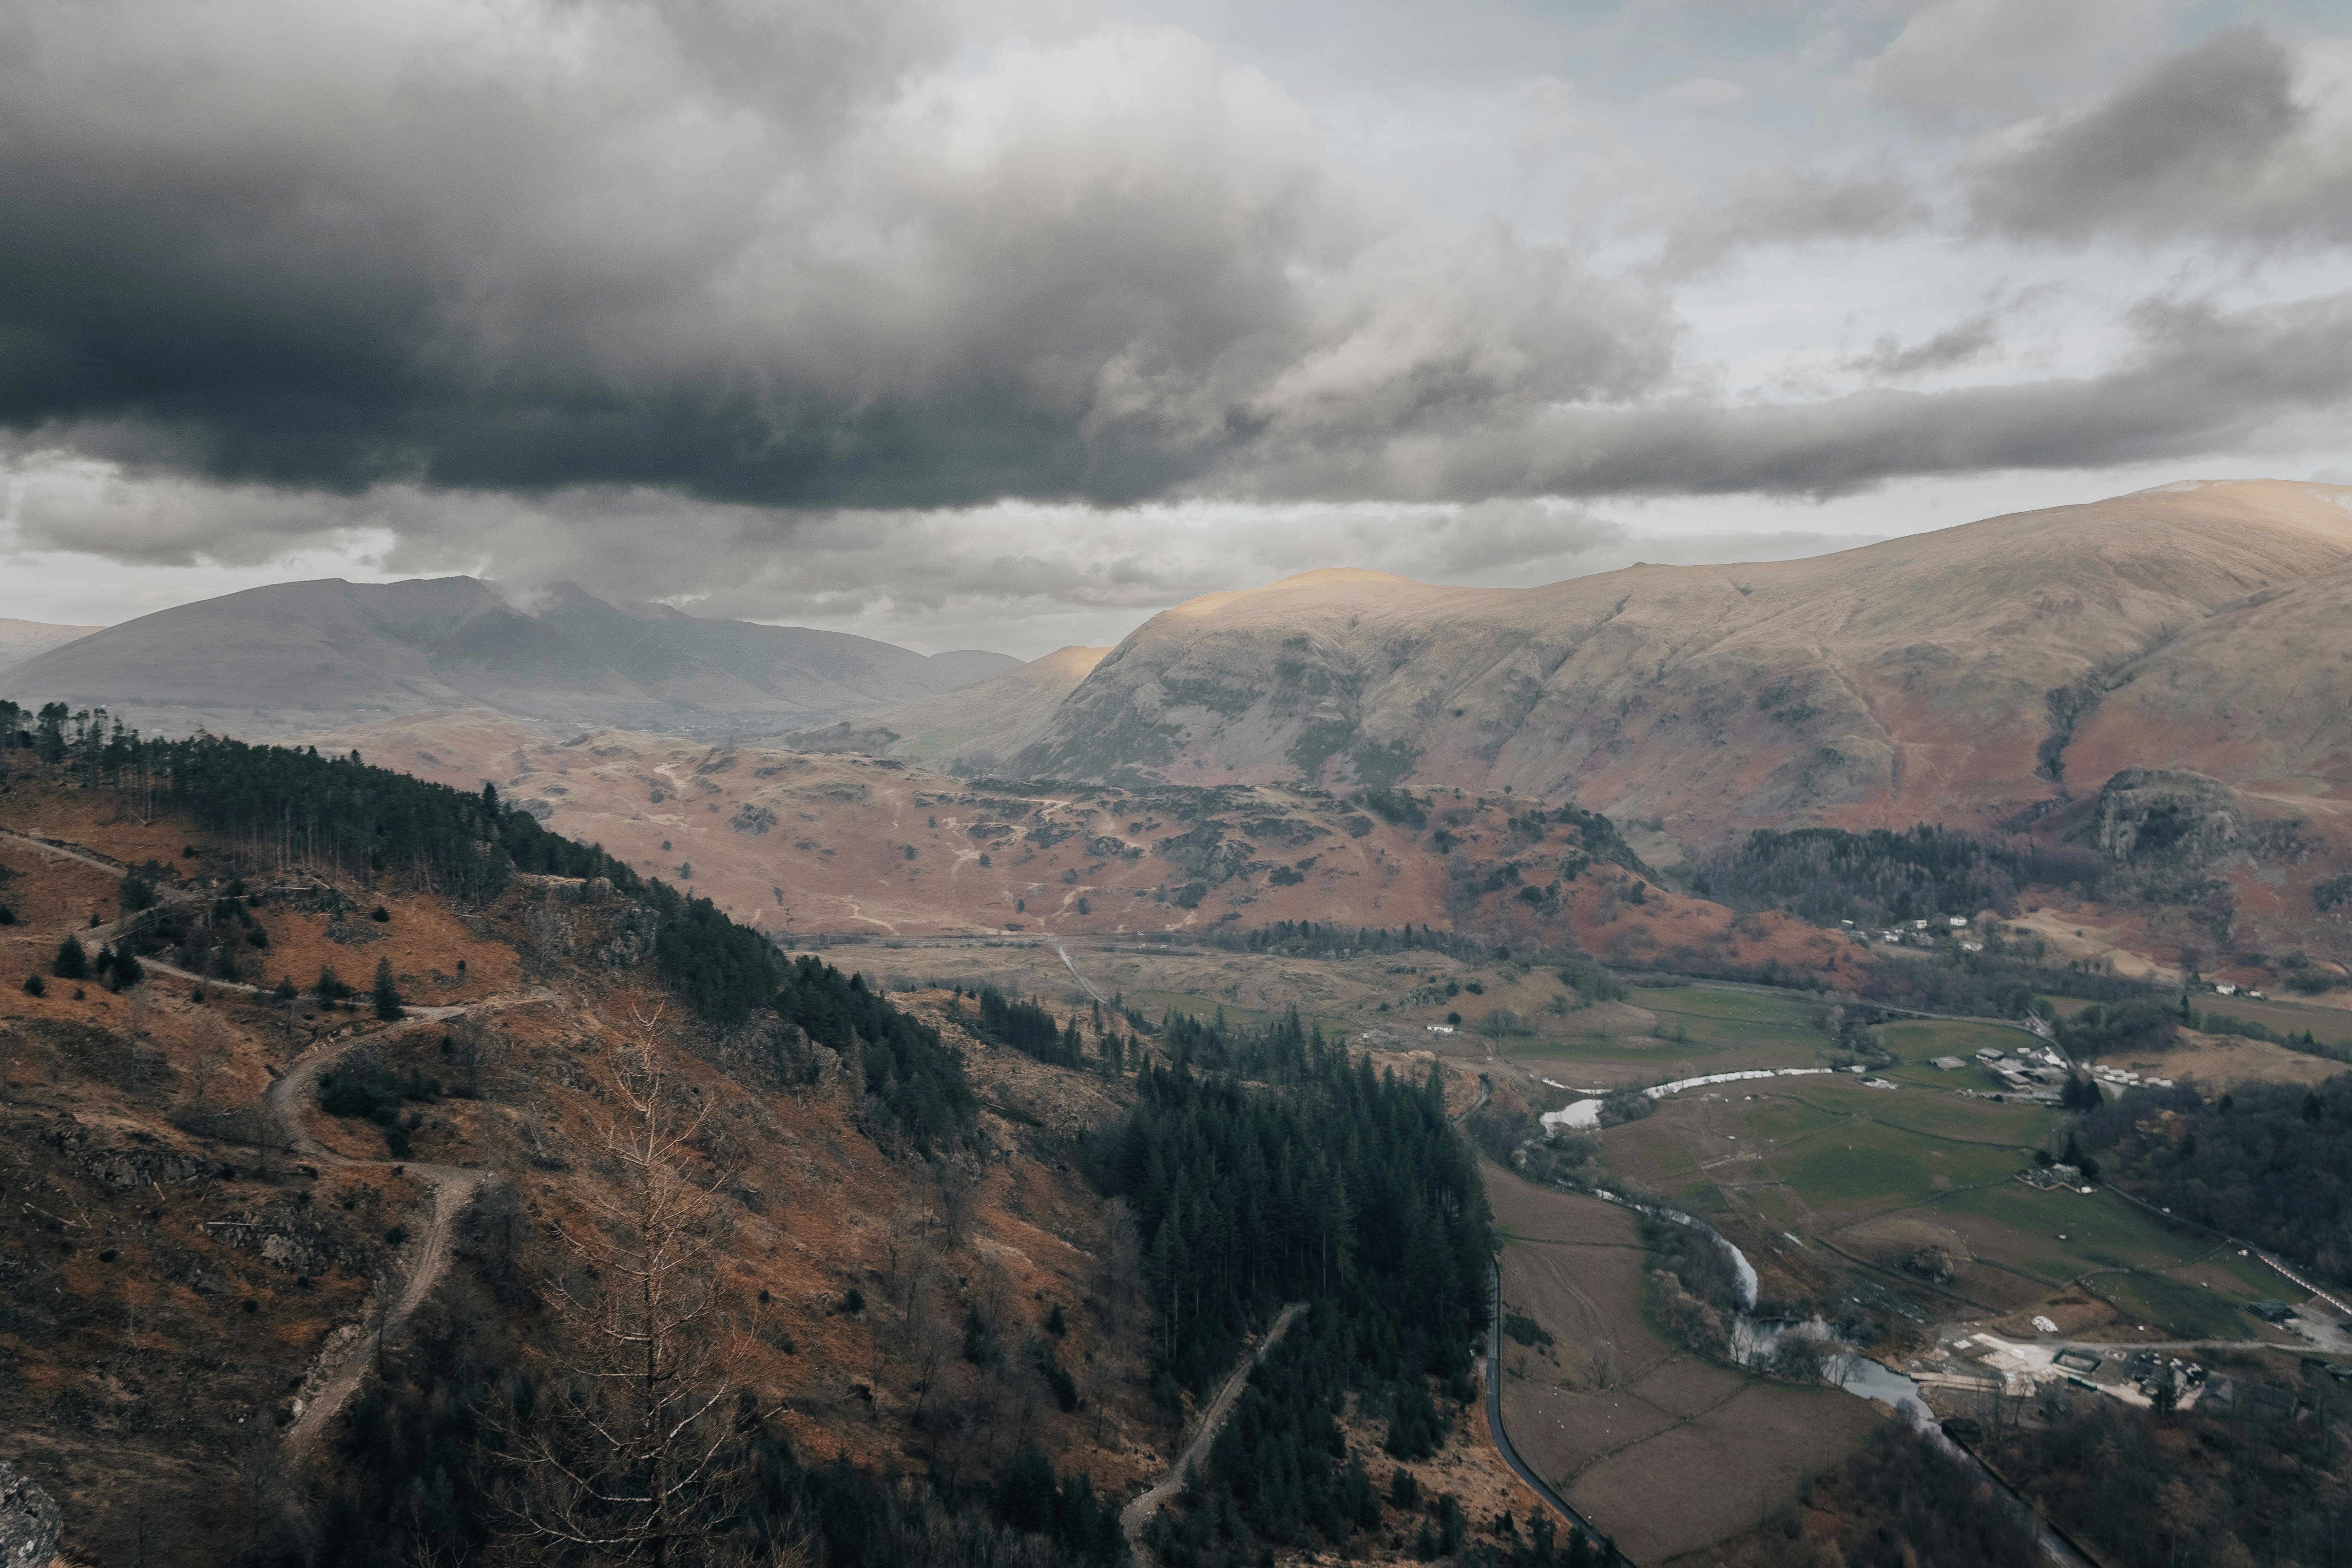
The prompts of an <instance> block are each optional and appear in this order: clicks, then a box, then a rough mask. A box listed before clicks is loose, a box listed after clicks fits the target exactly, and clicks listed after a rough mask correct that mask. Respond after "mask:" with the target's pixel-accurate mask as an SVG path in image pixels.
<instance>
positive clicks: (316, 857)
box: [0, 703, 787, 1026]
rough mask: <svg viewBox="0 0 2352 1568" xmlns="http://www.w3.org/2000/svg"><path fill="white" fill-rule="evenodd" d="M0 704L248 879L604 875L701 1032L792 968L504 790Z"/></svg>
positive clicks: (485, 882)
mask: <svg viewBox="0 0 2352 1568" xmlns="http://www.w3.org/2000/svg"><path fill="white" fill-rule="evenodd" d="M23 713H24V710H22V709H20V708H18V707H16V705H15V704H14V703H9V704H5V705H0V735H5V736H6V737H8V739H9V740H10V741H11V742H13V743H12V744H11V745H9V746H7V747H6V748H5V750H9V751H29V752H32V753H33V754H34V755H35V756H36V757H37V758H38V759H40V761H41V762H42V763H44V764H46V765H47V766H48V767H50V768H52V769H55V770H57V771H58V772H59V773H62V774H63V775H65V776H68V777H70V778H73V779H76V780H78V781H79V783H80V784H82V785H83V787H85V788H89V789H107V790H112V791H115V792H117V793H118V794H121V795H124V796H126V797H129V798H130V799H131V800H134V801H135V802H136V804H137V805H138V807H139V809H140V811H141V814H142V816H153V815H155V814H157V813H159V812H176V813H180V814H182V815H184V816H187V817H188V818H189V819H190V820H192V821H193V822H194V823H195V824H196V825H197V826H201V827H203V828H205V830H206V831H208V832H211V833H215V834H217V835H219V836H220V837H222V838H223V839H225V840H226V842H227V844H228V846H229V847H230V848H231V850H232V852H233V853H234V854H235V855H236V857H237V858H238V859H239V860H241V861H242V862H243V863H244V864H245V865H247V867H248V868H254V869H257V870H260V869H269V870H278V869H289V868H297V867H301V866H310V867H316V868H322V869H327V870H331V871H332V872H334V873H335V874H338V875H341V876H343V877H347V878H351V879H356V880H358V881H360V882H362V884H373V880H374V879H376V878H379V877H382V876H385V875H388V874H398V875H401V876H404V877H406V878H408V879H412V880H413V881H415V883H416V884H417V885H418V886H420V887H423V888H425V889H432V890H436V891H440V892H443V893H446V894H448V895H449V896H450V897H452V898H455V899H457V900H459V901H460V902H461V903H466V904H471V905H474V906H477V907H478V906H480V905H482V904H485V903H487V902H488V901H489V900H492V899H494V898H496V897H498V895H499V893H500V892H501V891H502V890H504V889H505V888H506V886H507V884H508V881H509V879H510V878H511V877H512V876H513V875H514V874H515V873H517V872H522V873H526V874H530V875H539V876H551V877H574V878H597V877H601V878H604V879H606V880H608V881H610V882H611V883H612V885H613V888H614V891H615V892H617V893H620V894H621V895H623V896H624V897H626V898H629V899H634V900H636V901H637V902H639V903H641V904H643V905H645V906H646V908H647V909H649V910H652V911H653V912H654V914H655V916H656V920H657V921H658V924H657V926H656V935H655V938H654V966H655V970H656V973H658V974H659V976H660V977H661V980H662V982H663V984H666V985H667V986H668V987H669V988H670V990H672V991H673V992H675V993H676V994H677V995H678V997H679V998H680V1000H682V1001H684V1002H685V1003H686V1004H687V1005H688V1006H689V1007H691V1008H692V1009H693V1010H694V1012H695V1013H696V1015H697V1016H699V1017H701V1018H702V1019H703V1020H704V1021H705V1022H707V1023H710V1024H714V1025H718V1026H732V1025H735V1024H739V1023H740V1022H742V1021H743V1019H745V1018H746V1017H748V1016H750V1015H751V1013H753V1012H754V1011H756V1010H758V1009H759V1008H761V1007H764V1006H766V1005H769V1004H770V1002H771V1000H772V998H773V996H774V995H775V993H776V990H777V987H778V986H779V984H781V983H782V980H783V978H784V974H785V971H786V967H787V965H786V962H785V959H784V957H783V955H782V953H780V952H777V951H776V948H775V945H774V944H773V943H772V942H769V941H768V940H767V939H766V938H765V937H763V936H761V935H760V933H758V932H757V931H751V930H750V929H748V928H746V927H743V926H740V925H738V924H736V923H735V922H734V921H732V920H730V919H729V918H728V917H727V915H726V914H725V913H724V912H723V911H722V910H719V907H718V906H717V905H716V904H714V903H713V902H712V901H711V900H709V899H698V898H693V897H691V896H689V895H688V894H686V893H683V892H680V891H679V890H678V889H676V888H674V887H672V886H670V885H669V884H668V883H667V882H664V881H661V880H659V879H655V878H642V877H639V876H638V875H637V873H636V872H635V871H633V870H631V869H630V868H628V867H627V866H625V865H624V864H623V863H622V862H620V861H619V860H617V859H614V858H613V857H612V856H610V855H608V854H606V853H605V852H604V847H603V846H601V845H595V844H581V843H579V842H577V841H575V840H572V839H570V838H566V837H563V836H562V835H561V834H557V833H551V832H549V831H548V830H547V829H546V828H545V827H542V826H541V825H540V823H539V821H538V820H537V819H536V818H535V817H533V816H531V815H530V813H529V812H527V811H521V810H518V809H515V808H513V807H510V806H508V805H505V804H504V803H503V802H501V801H500V800H499V795H498V790H497V788H496V786H494V785H490V784H484V785H483V786H482V789H481V792H480V793H479V794H478V795H477V794H469V793H467V792H466V791H463V790H457V789H453V788H451V787H450V786H448V785H446V784H429V783H427V782H425V780H423V779H418V778H413V777H411V776H410V775H408V774H406V773H396V772H394V771H393V770H392V769H390V768H380V767H373V766H371V765H369V764H368V763H364V762H362V760H361V757H360V754H359V753H358V752H349V753H347V754H344V755H341V756H337V755H321V754H320V752H319V751H318V749H317V748H316V747H302V748H296V747H289V746H257V745H251V744H248V743H247V742H243V741H233V740H226V739H224V738H222V737H220V736H216V735H194V736H191V737H189V738H187V739H185V740H177V741H163V740H150V739H146V738H144V737H142V736H141V735H140V734H139V733H138V732H137V731H132V730H127V729H125V728H124V727H123V726H122V725H121V723H120V722H119V721H118V722H117V723H115V724H114V725H113V726H112V727H111V728H109V726H108V725H107V722H106V715H105V714H104V713H103V712H102V711H101V712H99V713H96V714H88V713H84V714H69V713H68V712H67V711H66V710H65V705H64V704H62V703H50V704H48V705H47V706H46V707H44V708H42V709H41V710H39V711H38V713H37V716H36V717H37V724H36V727H35V729H34V730H33V731H30V732H29V733H27V732H26V731H24V730H23V728H22V726H21V716H22V714H23Z"/></svg>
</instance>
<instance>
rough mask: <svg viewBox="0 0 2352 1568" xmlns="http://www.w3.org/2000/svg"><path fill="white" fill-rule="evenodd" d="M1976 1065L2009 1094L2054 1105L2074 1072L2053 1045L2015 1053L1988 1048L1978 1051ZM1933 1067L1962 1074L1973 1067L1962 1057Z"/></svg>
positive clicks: (1943, 1060) (1943, 1059)
mask: <svg viewBox="0 0 2352 1568" xmlns="http://www.w3.org/2000/svg"><path fill="white" fill-rule="evenodd" d="M1976 1062H1977V1065H1978V1066H1979V1067H1980V1068H1983V1069H1984V1070H1985V1072H1986V1073H1987V1074H1988V1075H1989V1076H1990V1077H1991V1078H1992V1079H1993V1080H1994V1081H1995V1082H1997V1083H1999V1084H2000V1086H2001V1088H2002V1089H2005V1090H2007V1091H2008V1092H2009V1093H2011V1094H2013V1095H2016V1096H2018V1097H2020V1098H2021V1099H2024V1100H2046V1101H2048V1102H2050V1103H2052V1104H2053V1105H2054V1104H2056V1103H2057V1100H2058V1093H2059V1090H2060V1089H2063V1087H2064V1086H2065V1083H2066V1076H2067V1074H2068V1073H2069V1072H2071V1071H2072V1070H2073V1069H2072V1068H2069V1067H2068V1066H2067V1065H2066V1058H2064V1057H2062V1056H2060V1055H2059V1054H2058V1052H2057V1051H2056V1050H2055V1049H2054V1048H2053V1047H2049V1046H2043V1047H2041V1048H2039V1049H2033V1048H2031V1047H2029V1048H2027V1049H2025V1050H2021V1051H2017V1052H2014V1053H2011V1052H2009V1051H2003V1050H2000V1049H1997V1048H1996V1047H1991V1046H1987V1047H1985V1048H1984V1049H1982V1050H1980V1051H1979V1052H1977V1054H1976ZM1930 1065H1931V1066H1933V1067H1934V1068H1936V1069H1937V1071H1939V1072H1958V1070H1959V1069H1960V1068H1965V1067H1967V1066H1968V1065H1969V1064H1968V1062H1967V1061H1966V1060H1965V1059H1963V1058H1959V1057H1937V1058H1936V1059H1935V1060H1934V1062H1933V1063H1931V1064H1930Z"/></svg>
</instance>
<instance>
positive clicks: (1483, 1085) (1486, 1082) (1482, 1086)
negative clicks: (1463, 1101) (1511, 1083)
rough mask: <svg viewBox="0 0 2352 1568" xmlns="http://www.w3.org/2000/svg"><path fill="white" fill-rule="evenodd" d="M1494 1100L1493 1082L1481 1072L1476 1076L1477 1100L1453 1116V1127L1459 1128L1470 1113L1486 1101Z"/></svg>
mask: <svg viewBox="0 0 2352 1568" xmlns="http://www.w3.org/2000/svg"><path fill="white" fill-rule="evenodd" d="M1494 1098H1495V1080H1494V1079H1492V1078H1490V1077H1488V1076H1487V1075H1486V1074H1485V1073H1483V1072H1482V1073H1480V1074H1479V1075H1478V1098H1477V1099H1475V1100H1472V1101H1471V1102H1470V1103H1469V1104H1468V1105H1466V1106H1465V1107H1463V1109H1462V1110H1461V1111H1460V1112H1458V1113H1457V1114H1456V1115H1455V1116H1454V1126H1456V1127H1459V1126H1461V1125H1462V1124H1463V1123H1464V1122H1465V1121H1469V1120H1470V1115H1471V1112H1473V1111H1475V1110H1477V1109H1478V1108H1479V1107H1480V1106H1482V1105H1484V1104H1486V1102H1487V1101H1488V1100H1492V1099H1494Z"/></svg>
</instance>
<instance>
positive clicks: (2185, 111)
mask: <svg viewBox="0 0 2352 1568" xmlns="http://www.w3.org/2000/svg"><path fill="white" fill-rule="evenodd" d="M2294 89H2295V62H2294V58H2293V57H2292V56H2290V55H2289V53H2288V52H2287V50H2286V48H2285V47H2284V46H2283V45H2281V44H2280V43H2279V42H2278V41H2277V40H2276V39H2274V38H2273V37H2269V36H2268V35H2267V34H2265V33H2263V32H2262V31H2261V30H2259V29H2257V28H2253V27H2238V28H2232V29H2230V30H2228V31H2225V32H2221V33H2216V34H2214V35H2213V36H2212V37H2209V38H2207V39H2205V40H2204V41H2203V42H2202V43H2200V44H2199V45H2197V46H2196V47H2193V48H2190V49H2188V50H2186V51H2184V52H2182V53H2180V54H2178V55H2175V56H2173V57H2172V58H2168V59H2166V60H2164V61H2162V62H2160V63H2158V65H2157V66H2155V67H2154V68H2151V69H2150V70H2148V71H2147V73H2146V74H2144V75H2142V76H2141V77H2139V78H2138V79H2137V80H2135V81H2133V82H2131V83H2129V84H2127V85H2126V86H2125V87H2124V88H2123V89H2121V90H2120V91H2118V92H2117V93H2116V95H2115V96H2114V97H2113V98H2111V99H2109V100H2107V101H2106V102H2105V103H2103V104H2100V105H2099V106H2098V107H2096V108H2095V109H2093V110H2089V111H2088V112H2086V113H2084V114H2082V115H2079V116H2077V117H2075V118H2074V119H2070V120H2064V121H2059V122H2057V123H2055V124H2053V125H2050V126H2047V127H2045V128H2043V129H2042V130H2040V131H2039V132H2036V133H2034V134H2032V136H2031V137H2030V138H2029V139H2027V140H2026V141H2024V142H2023V143H2022V144H2021V145H2019V146H2016V147H2014V148H2012V149H2010V150H2008V151H2006V152H2004V153H2000V154H1999V155H1996V156H1994V157H1991V158H1990V159H1988V160H1987V161H1986V162H1985V163H1983V164H1982V166H1981V167H1980V168H1979V170H1978V171H1977V175H1976V181H1975V184H1974V188H1973V190H1972V192H1971V202H1972V205H1973V208H1974V210H1975V213H1976V215H1977V217H1978V219H1979V222H1981V223H1982V224H1984V225H1985V226H1988V227H1990V228H1992V229H1995V230H1998V231H2000V232H2003V233H2007V234H2011V235H2015V236H2021V237H2037V238H2052V239H2061V240H2081V239H2086V238H2088V237H2092V236H2094V235H2097V234H2102V233H2116V234H2121V235H2126V236H2133V237H2141V238H2151V237H2163V236H2168V235H2179V234H2193V233H2200V232H2212V233H2218V234H2221V235H2225V236H2232V237H2242V238H2248V239H2318V240H2336V241H2340V240H2344V239H2352V138H2347V136H2346V134H2345V133H2344V131H2343V129H2342V127H2341V126H2340V125H2339V126H2336V127H2333V128H2331V127H2328V126H2325V125H2320V124H2315V117H2314V115H2313V112H2312V110H2311V109H2310V108H2309V106H2307V105H2306V104H2305V103H2303V102H2301V101H2299V100H2297V98H2296V96H2295V90H2294Z"/></svg>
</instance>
